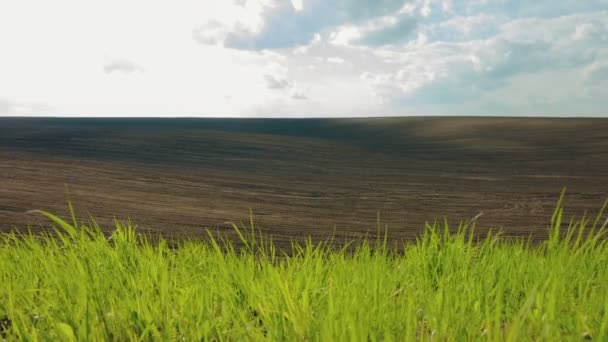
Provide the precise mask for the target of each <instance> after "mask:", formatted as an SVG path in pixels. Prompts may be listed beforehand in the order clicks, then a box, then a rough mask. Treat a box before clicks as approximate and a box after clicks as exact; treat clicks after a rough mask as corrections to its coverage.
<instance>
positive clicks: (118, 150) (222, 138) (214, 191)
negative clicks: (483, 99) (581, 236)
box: [0, 118, 608, 242]
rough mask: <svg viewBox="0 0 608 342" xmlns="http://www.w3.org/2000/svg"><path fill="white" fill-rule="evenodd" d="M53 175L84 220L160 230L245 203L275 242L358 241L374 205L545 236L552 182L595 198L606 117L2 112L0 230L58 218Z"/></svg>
mask: <svg viewBox="0 0 608 342" xmlns="http://www.w3.org/2000/svg"><path fill="white" fill-rule="evenodd" d="M66 185H67V188H68V189H69V197H70V198H71V200H72V201H73V202H74V204H75V206H76V207H77V210H78V212H79V214H80V216H81V217H86V215H87V213H90V214H91V215H92V216H93V217H95V219H96V220H97V221H98V222H99V223H100V224H101V225H102V226H105V227H108V226H110V225H111V222H112V219H113V218H114V217H115V216H116V217H118V218H121V219H126V218H127V217H130V218H131V219H132V221H133V222H134V223H136V224H137V225H138V227H139V229H140V230H142V231H148V230H149V231H151V232H152V233H155V234H156V233H162V234H163V235H164V236H167V237H183V236H193V237H199V236H204V234H205V232H204V227H210V228H214V229H215V228H217V229H228V225H227V223H226V222H227V221H234V222H248V221H249V209H250V208H251V210H252V212H253V215H254V220H255V222H256V224H257V225H258V226H259V227H260V228H261V229H262V230H263V231H265V232H268V233H271V234H272V235H273V236H274V239H275V240H278V241H279V242H281V241H287V240H289V239H293V238H296V239H299V238H302V237H305V236H308V235H312V237H313V238H315V239H321V238H326V237H328V236H330V235H332V234H334V231H335V235H336V237H337V238H338V239H351V238H356V237H360V236H362V235H363V234H365V232H366V231H370V232H375V231H376V221H377V214H378V212H379V213H380V218H381V222H382V223H383V224H387V225H388V227H389V233H390V236H391V237H392V238H394V239H403V238H412V237H414V236H415V235H416V234H417V233H419V232H420V231H421V230H422V228H423V226H424V223H425V221H433V220H435V219H438V220H443V217H444V216H445V217H447V218H448V219H449V220H450V222H453V223H454V224H456V223H457V222H458V221H459V220H460V219H462V218H470V217H473V216H475V215H476V214H478V213H479V212H483V213H484V215H483V216H482V217H481V218H480V219H479V222H478V226H479V230H480V231H482V230H483V229H486V228H488V227H502V228H503V229H504V231H505V232H506V233H507V235H528V234H529V233H533V234H534V235H535V236H537V237H543V236H544V234H545V229H546V227H547V224H548V221H549V218H550V216H551V213H552V210H553V209H554V206H555V203H556V200H557V199H558V197H559V193H560V191H561V189H562V188H563V187H564V186H566V187H568V195H567V198H566V208H567V210H566V215H567V216H568V217H570V216H573V215H575V216H580V215H582V214H583V213H584V212H585V211H588V212H589V213H590V214H593V213H594V212H596V211H597V210H598V209H599V208H600V207H601V205H602V203H603V201H604V200H605V199H606V198H608V120H605V119H515V118H385V119H346V120H266V119H248V120H237V119H234V120H226V119H200V120H195V119H180V120H175V119H31V118H30V119H24V118H12V119H10V118H3V119H0V227H1V229H3V230H9V229H12V227H19V228H21V229H23V228H24V227H26V226H28V225H32V226H33V228H34V229H39V227H38V225H40V224H44V223H45V222H46V221H44V220H43V219H42V218H41V217H40V216H39V215H34V214H27V213H26V211H27V210H30V209H43V210H49V211H52V212H55V213H58V214H60V215H66V214H67V207H66V203H67V202H66V201H67V196H66ZM482 228H483V229H482Z"/></svg>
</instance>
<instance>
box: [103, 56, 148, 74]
mask: <svg viewBox="0 0 608 342" xmlns="http://www.w3.org/2000/svg"><path fill="white" fill-rule="evenodd" d="M103 71H105V73H106V74H111V73H115V72H117V73H123V74H130V73H133V72H136V71H143V69H141V68H140V67H138V66H137V65H135V64H133V63H132V62H131V61H129V60H126V59H113V60H111V61H109V62H108V63H106V64H105V65H104V66H103Z"/></svg>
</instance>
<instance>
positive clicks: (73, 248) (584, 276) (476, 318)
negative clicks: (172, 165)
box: [0, 201, 608, 341]
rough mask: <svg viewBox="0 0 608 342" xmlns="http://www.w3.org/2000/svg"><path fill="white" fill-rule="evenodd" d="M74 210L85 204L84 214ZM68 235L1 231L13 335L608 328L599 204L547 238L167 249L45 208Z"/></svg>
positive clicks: (325, 336)
mask: <svg viewBox="0 0 608 342" xmlns="http://www.w3.org/2000/svg"><path fill="white" fill-rule="evenodd" d="M72 213H73V211H72ZM43 214H44V215H46V216H47V217H49V218H50V219H51V220H52V222H53V223H54V224H55V226H56V230H57V236H55V235H54V236H53V237H52V236H51V235H48V236H46V237H44V238H40V237H35V236H33V235H25V236H18V235H15V234H12V233H11V234H4V235H2V237H1V242H0V333H1V334H2V335H3V337H4V338H6V339H7V340H15V339H22V340H32V341H35V340H48V339H51V340H65V341H69V340H121V341H122V340H153V339H158V340H188V341H192V340H288V341H293V340H324V341H335V340H355V341H377V340H442V341H444V340H510V341H521V340H547V341H556V340H562V339H570V340H583V339H594V340H607V339H608V290H606V289H607V288H608V286H607V284H608V245H607V242H606V239H605V238H604V231H605V228H606V223H604V222H602V219H601V218H602V213H600V214H599V215H598V216H597V219H596V220H594V221H593V222H589V220H588V219H587V218H583V219H581V220H580V221H571V222H570V225H569V228H568V229H567V230H560V227H561V225H562V224H561V221H562V215H563V211H562V205H561V201H560V203H559V204H558V208H557V210H556V212H555V214H554V215H553V218H552V220H551V228H550V229H551V232H550V237H549V239H548V240H547V241H546V242H544V243H542V244H538V245H537V244H530V243H529V242H528V241H527V240H524V239H522V240H516V241H514V240H509V241H507V240H504V239H501V237H500V236H499V235H496V234H490V235H488V236H487V237H486V238H484V239H482V240H481V241H475V238H474V235H473V232H472V229H471V227H469V225H467V224H466V223H465V224H462V225H461V226H460V229H459V230H458V232H456V233H449V232H448V229H447V224H446V226H445V227H440V226H427V227H426V229H425V231H424V233H423V234H422V235H421V237H420V238H419V239H418V240H417V241H416V242H411V243H408V244H407V245H406V246H405V249H404V252H403V253H396V252H393V251H391V250H389V249H388V248H387V247H386V242H385V241H386V240H384V241H361V242H358V243H356V246H355V248H354V251H353V250H350V251H349V252H347V251H346V249H342V250H335V249H331V248H330V247H329V244H326V243H319V244H313V243H312V242H310V241H309V242H308V243H306V244H303V245H297V244H294V245H293V249H294V250H293V254H292V255H291V256H284V257H280V255H279V253H278V252H277V251H276V250H275V249H274V247H273V245H272V243H271V242H270V240H269V239H266V238H263V237H260V236H259V235H257V237H256V235H254V234H253V227H252V230H251V231H245V230H242V229H240V230H239V229H238V228H236V227H235V229H236V230H237V232H238V234H239V235H240V236H241V238H242V242H243V243H244V244H245V248H242V249H238V250H237V249H235V248H234V247H233V246H234V245H233V244H231V243H229V242H226V241H222V240H218V239H213V238H212V237H211V236H210V240H209V241H206V242H201V241H199V242H194V241H189V242H188V241H185V242H182V243H181V245H180V246H179V248H177V249H170V248H168V247H167V244H166V243H165V242H163V241H160V242H158V243H150V242H147V240H146V239H145V238H143V237H141V236H138V235H136V233H135V231H134V230H133V229H132V227H130V226H129V225H121V224H120V223H116V231H115V232H114V233H113V234H112V235H111V237H110V238H109V239H108V238H107V236H104V235H103V234H102V233H101V232H100V230H99V228H98V227H97V226H96V225H95V224H94V223H93V224H91V225H88V226H87V225H83V224H81V223H78V222H77V220H76V218H75V217H74V215H72V216H73V217H72V223H67V222H66V221H64V220H62V219H61V218H58V217H56V216H54V215H52V214H50V213H43Z"/></svg>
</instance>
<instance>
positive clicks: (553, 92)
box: [0, 0, 608, 117]
mask: <svg viewBox="0 0 608 342" xmlns="http://www.w3.org/2000/svg"><path fill="white" fill-rule="evenodd" d="M0 43H1V44H2V52H1V53H0V115H62V116H63V115H65V116H73V115H93V116H121V115H126V116H214V117H218V116H219V117H222V116H246V117H312V116H314V117H318V116H330V117H345V116H393V115H508V116H527V115H532V116H608V110H607V108H608V0H559V1H555V0H553V1H549V0H536V1H520V0H514V1H506V0H469V1H462V0H407V1H403V0H401V1H396V0H359V1H355V0H351V1H348V0H335V1H329V0H292V1H289V0H285V1H277V0H235V1H229V0H207V1H194V0H183V1H171V2H169V1H156V0H152V1H150V0H148V1H142V0H133V1H128V2H125V1H119V0H107V1H103V2H102V1H99V2H96V3H91V2H88V3H84V2H82V1H75V0H56V1H45V2H41V1H34V0H21V1H5V2H2V3H1V4H0Z"/></svg>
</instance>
